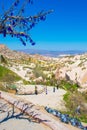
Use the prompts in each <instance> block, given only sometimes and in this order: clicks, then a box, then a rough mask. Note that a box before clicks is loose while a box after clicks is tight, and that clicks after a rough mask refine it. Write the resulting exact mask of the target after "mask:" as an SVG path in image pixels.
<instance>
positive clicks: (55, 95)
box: [17, 87, 66, 110]
mask: <svg viewBox="0 0 87 130" xmlns="http://www.w3.org/2000/svg"><path fill="white" fill-rule="evenodd" d="M47 90H48V91H47V94H46V92H44V93H42V94H38V95H17V97H18V98H21V99H23V100H26V101H30V102H32V103H34V104H35V105H39V106H48V107H51V108H55V109H58V110H65V109H66V108H65V105H64V101H63V95H64V94H65V93H66V91H65V90H63V89H60V88H59V89H58V90H57V89H55V92H53V88H52V87H47Z"/></svg>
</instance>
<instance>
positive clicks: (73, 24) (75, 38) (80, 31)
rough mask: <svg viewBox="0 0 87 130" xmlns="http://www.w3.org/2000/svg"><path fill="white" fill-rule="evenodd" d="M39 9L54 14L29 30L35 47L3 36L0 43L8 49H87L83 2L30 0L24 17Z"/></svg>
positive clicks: (86, 16) (86, 5) (85, 5)
mask: <svg viewBox="0 0 87 130" xmlns="http://www.w3.org/2000/svg"><path fill="white" fill-rule="evenodd" d="M8 1H10V0H8ZM12 1H14V0H12ZM21 1H23V0H21ZM3 2H4V3H5V2H6V0H3ZM7 4H8V5H6V6H9V4H10V2H7ZM42 9H44V10H49V9H54V12H53V13H52V14H50V15H48V16H47V19H46V21H44V22H43V21H42V22H40V23H39V24H38V25H37V26H36V27H35V28H33V29H32V30H31V31H30V34H31V36H32V38H33V40H34V41H35V42H36V45H35V46H33V47H32V46H31V45H30V43H28V44H27V46H26V47H24V46H23V45H22V44H21V42H20V41H19V40H18V39H14V38H10V37H7V38H3V36H0V43H4V44H6V45H7V46H8V47H10V48H11V49H28V48H29V49H31V48H33V49H44V50H87V0H34V5H32V6H31V7H30V5H29V6H28V7H27V9H26V14H27V15H30V14H31V13H32V14H36V13H37V12H39V11H40V10H42Z"/></svg>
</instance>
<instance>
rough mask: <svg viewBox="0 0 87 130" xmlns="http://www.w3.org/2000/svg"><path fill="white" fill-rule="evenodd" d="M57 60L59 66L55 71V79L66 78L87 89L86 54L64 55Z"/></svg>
mask: <svg viewBox="0 0 87 130" xmlns="http://www.w3.org/2000/svg"><path fill="white" fill-rule="evenodd" d="M58 62H59V63H60V67H59V68H57V69H56V71H55V75H56V78H57V79H67V80H70V81H72V82H74V83H78V84H79V85H80V86H81V87H82V88H83V89H87V54H83V55H76V56H73V57H64V58H61V59H60V60H59V61H58Z"/></svg>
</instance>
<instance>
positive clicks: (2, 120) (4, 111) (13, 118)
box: [0, 99, 50, 130]
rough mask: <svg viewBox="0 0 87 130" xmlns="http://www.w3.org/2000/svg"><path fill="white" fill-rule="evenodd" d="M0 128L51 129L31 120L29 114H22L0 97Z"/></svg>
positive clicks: (9, 129) (13, 129)
mask: <svg viewBox="0 0 87 130" xmlns="http://www.w3.org/2000/svg"><path fill="white" fill-rule="evenodd" d="M13 111H14V112H13ZM8 113H9V116H8ZM0 130H50V128H48V127H46V126H44V125H42V124H39V123H35V122H33V121H30V119H29V117H28V116H27V115H24V114H23V115H22V114H21V112H20V111H19V110H18V109H17V108H14V109H13V106H12V105H10V104H8V103H7V102H6V101H4V100H2V99H0Z"/></svg>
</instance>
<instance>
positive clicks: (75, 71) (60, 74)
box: [0, 44, 87, 90]
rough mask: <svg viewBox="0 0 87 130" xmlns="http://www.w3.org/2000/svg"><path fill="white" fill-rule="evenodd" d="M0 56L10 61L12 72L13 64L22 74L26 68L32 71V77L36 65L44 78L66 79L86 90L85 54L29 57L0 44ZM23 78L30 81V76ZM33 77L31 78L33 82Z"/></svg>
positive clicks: (86, 65)
mask: <svg viewBox="0 0 87 130" xmlns="http://www.w3.org/2000/svg"><path fill="white" fill-rule="evenodd" d="M0 55H3V56H4V57H6V58H8V59H10V60H11V62H12V66H13V68H12V70H13V71H14V64H15V66H17V67H18V68H22V70H20V71H24V73H23V74H25V71H26V72H27V68H29V69H31V70H32V75H34V73H33V72H34V71H33V70H34V68H35V66H36V65H37V66H39V70H41V69H42V71H41V72H42V73H43V74H45V78H46V77H49V76H50V77H52V75H53V74H54V75H55V78H56V79H58V80H60V79H67V80H69V81H72V82H74V83H78V84H79V85H80V86H81V87H82V89H83V90H86V89H87V54H86V53H85V54H82V55H75V56H65V57H60V58H53V57H44V56H40V55H29V54H25V53H22V52H17V51H12V50H10V49H9V48H8V47H6V46H5V45H3V44H0ZM16 64H17V65H16ZM32 64H33V65H34V67H33V68H32V67H31V66H32ZM26 65H27V67H25V69H24V66H26ZM19 66H20V67H19ZM9 69H10V68H9ZM23 69H24V70H23ZM20 71H17V73H19V72H20ZM20 73H21V72H20ZM23 74H22V75H23ZM24 76H25V77H26V76H27V77H28V78H29V79H30V76H31V75H30V74H28V75H26V74H25V75H24ZM34 77H35V76H34ZM34 77H32V78H33V80H34ZM40 77H41V75H40ZM36 78H37V77H36ZM43 82H44V81H43Z"/></svg>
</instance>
